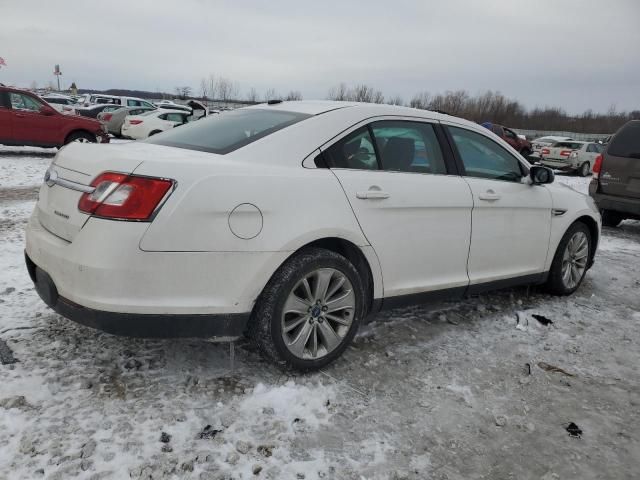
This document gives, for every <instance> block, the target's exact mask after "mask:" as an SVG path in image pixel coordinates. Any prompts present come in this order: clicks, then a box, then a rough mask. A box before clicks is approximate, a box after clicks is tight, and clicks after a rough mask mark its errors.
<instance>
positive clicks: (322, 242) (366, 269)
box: [278, 237, 382, 315]
mask: <svg viewBox="0 0 640 480" xmlns="http://www.w3.org/2000/svg"><path fill="white" fill-rule="evenodd" d="M308 248H323V249H325V250H329V251H331V252H334V253H337V254H339V255H342V256H343V257H345V258H346V259H347V260H349V261H350V262H351V263H352V264H353V266H354V267H355V268H356V270H357V271H358V273H360V275H361V277H362V279H363V281H364V284H365V295H366V298H365V306H366V313H365V315H368V314H369V313H375V310H376V306H375V305H376V302H375V293H376V292H381V291H382V285H381V283H382V276H381V272H380V270H379V269H378V268H376V264H375V263H374V262H375V261H377V259H374V258H367V255H366V254H365V252H363V249H362V248H361V247H358V246H357V245H356V244H355V243H353V242H351V241H349V240H346V239H344V238H340V237H323V238H318V239H315V240H312V241H309V242H307V243H305V244H304V245H302V246H300V247H298V248H297V249H296V250H295V251H293V252H292V253H291V255H289V256H288V257H287V258H286V259H285V260H284V261H283V262H282V263H281V264H280V266H282V265H283V264H284V263H285V262H287V261H288V260H289V259H290V258H292V257H293V256H295V255H297V254H299V253H300V252H301V251H303V250H305V249H308ZM372 251H373V250H372ZM373 255H375V254H373ZM372 263H373V265H372ZM280 266H279V267H278V268H280Z"/></svg>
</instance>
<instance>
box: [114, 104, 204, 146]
mask: <svg viewBox="0 0 640 480" xmlns="http://www.w3.org/2000/svg"><path fill="white" fill-rule="evenodd" d="M190 115H191V114H190V112H185V111H182V110H165V109H158V110H150V111H148V112H146V113H141V114H140V115H129V116H127V117H126V118H125V119H124V123H123V124H122V130H121V133H122V136H123V137H125V138H132V139H134V140H139V139H143V138H147V137H150V136H152V135H155V134H157V133H160V132H165V131H167V130H171V129H172V128H174V127H175V126H176V125H182V124H183V123H185V122H186V121H187V117H189V116H190Z"/></svg>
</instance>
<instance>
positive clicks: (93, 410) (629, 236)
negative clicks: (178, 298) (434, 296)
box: [0, 152, 640, 480]
mask: <svg viewBox="0 0 640 480" xmlns="http://www.w3.org/2000/svg"><path fill="white" fill-rule="evenodd" d="M50 160H51V159H50V158H41V157H39V156H37V155H36V156H34V155H32V154H29V155H20V156H15V155H11V156H6V155H3V154H2V153H1V152H0V213H1V217H0V252H2V253H1V254H0V272H2V273H0V358H1V359H2V365H0V479H23V478H24V479H33V478H47V479H67V478H78V479H107V478H108V479H111V478H113V479H122V478H133V479H142V478H144V479H149V478H153V479H158V478H176V479H177V478H181V479H218V478H220V479H223V478H224V479H227V478H234V479H240V478H244V479H247V478H273V479H290V478H292V479H300V478H305V479H317V478H325V479H354V480H356V479H357V480H362V479H438V480H444V479H449V480H454V479H460V480H462V479H508V478H514V479H544V480H553V479H574V478H575V479H577V478H580V479H595V478H599V479H632V478H638V472H639V471H640V436H639V435H640V434H639V432H640V417H639V416H640V372H639V371H638V368H637V367H638V365H639V364H640V329H639V328H638V324H639V323H640V297H639V296H638V291H639V288H640V276H639V274H638V267H639V266H640V261H639V260H638V258H639V256H640V223H639V222H629V221H628V222H625V223H624V224H623V226H622V227H621V228H620V229H615V230H613V229H605V231H604V237H603V239H602V243H601V247H600V252H599V254H598V256H597V260H596V264H595V266H594V267H593V269H592V270H591V271H590V272H589V274H588V276H587V279H586V281H585V284H584V285H583V287H582V288H581V289H580V291H579V292H578V293H577V294H575V295H573V296H571V297H567V298H556V297H550V296H547V295H545V294H543V293H540V292H538V291H534V290H532V291H531V292H529V293H528V292H527V290H526V289H516V290H511V291H504V292H499V293H494V294H490V295H482V296H478V297H474V298H470V299H468V300H465V301H464V302H461V303H442V304H434V305H429V306H424V307H412V308H406V309H401V310H395V311H391V312H385V313H384V314H380V315H378V317H377V319H376V321H375V322H374V323H372V324H369V325H367V326H366V327H365V328H363V329H362V331H361V333H360V334H359V336H358V337H357V338H356V341H355V343H354V345H353V346H352V347H351V348H349V349H348V350H347V352H346V353H345V355H344V357H343V358H342V359H341V360H340V361H338V362H337V363H336V364H335V365H333V366H331V367H330V368H328V369H327V370H326V371H324V372H320V373H315V374H310V375H293V374H290V373H286V372H282V371H280V370H279V369H277V368H275V367H272V366H271V365H269V364H267V363H264V362H263V361H262V360H261V359H260V358H259V356H258V355H257V354H256V353H255V352H254V351H253V349H252V348H251V347H250V346H249V345H247V344H241V345H239V348H237V350H236V353H237V356H236V365H235V369H234V370H231V369H230V367H229V359H228V346H227V345H212V344H208V343H206V342H204V341H194V340H181V341H175V340H171V341H164V340H139V339H126V338H118V337H113V336H110V335H106V334H103V333H101V332H97V331H94V330H91V329H89V328H85V327H81V326H78V325H76V324H74V323H72V322H69V321H67V320H65V319H63V318H61V317H59V316H58V315H56V314H54V313H53V312H51V311H50V310H48V309H47V308H46V307H45V306H44V305H43V303H42V302H41V301H40V300H39V298H38V297H37V295H36V293H35V292H34V290H33V287H32V284H31V282H30V280H29V278H28V276H27V273H26V271H25V269H24V267H23V254H22V250H23V242H24V236H23V229H24V226H25V223H26V219H27V217H28V215H29V214H30V211H31V209H32V208H33V205H34V201H35V195H36V193H37V185H38V184H39V183H40V182H41V179H42V176H43V174H44V170H45V169H46V167H47V165H48V163H49V161H50ZM557 181H561V182H564V183H569V184H571V186H573V188H576V189H578V190H581V191H585V192H586V185H587V183H588V179H581V178H578V177H571V176H564V175H563V176H558V177H557ZM16 192H18V193H16ZM534 314H535V315H541V316H543V317H544V318H547V319H549V320H551V321H552V322H553V323H550V324H548V325H546V326H545V325H543V324H542V323H540V321H538V320H536V319H535V317H534V316H533V315H534ZM543 321H544V319H543ZM3 341H4V342H6V346H7V347H8V348H9V349H10V351H9V350H7V349H5V348H3V344H2V342H3ZM11 357H14V358H15V360H17V362H15V363H11V360H12V359H11ZM553 367H558V368H559V369H561V370H562V371H560V370H557V369H555V370H554V368H553ZM563 372H564V373H563ZM571 422H573V423H575V424H576V425H577V426H578V427H579V428H580V429H581V430H582V435H581V437H582V438H573V437H571V436H569V434H568V433H567V431H566V430H565V428H566V427H567V426H568V425H569V423H571Z"/></svg>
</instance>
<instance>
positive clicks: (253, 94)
mask: <svg viewBox="0 0 640 480" xmlns="http://www.w3.org/2000/svg"><path fill="white" fill-rule="evenodd" d="M247 100H248V101H250V102H257V101H258V91H257V90H256V89H255V88H254V87H251V89H250V90H249V92H248V93H247Z"/></svg>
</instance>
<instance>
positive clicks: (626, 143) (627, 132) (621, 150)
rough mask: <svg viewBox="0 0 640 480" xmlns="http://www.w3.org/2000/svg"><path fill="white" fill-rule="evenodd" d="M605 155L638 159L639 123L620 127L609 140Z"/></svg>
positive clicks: (639, 150) (639, 144)
mask: <svg viewBox="0 0 640 480" xmlns="http://www.w3.org/2000/svg"><path fill="white" fill-rule="evenodd" d="M607 153H608V154H609V155H612V156H614V157H625V158H640V121H638V122H630V123H628V124H626V125H625V126H624V127H622V129H621V130H620V131H619V132H618V133H616V135H615V136H614V137H613V140H611V143H610V144H609V149H608V150H607Z"/></svg>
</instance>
